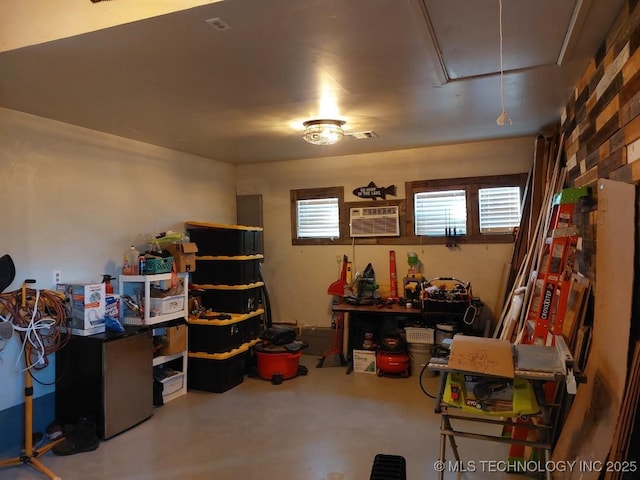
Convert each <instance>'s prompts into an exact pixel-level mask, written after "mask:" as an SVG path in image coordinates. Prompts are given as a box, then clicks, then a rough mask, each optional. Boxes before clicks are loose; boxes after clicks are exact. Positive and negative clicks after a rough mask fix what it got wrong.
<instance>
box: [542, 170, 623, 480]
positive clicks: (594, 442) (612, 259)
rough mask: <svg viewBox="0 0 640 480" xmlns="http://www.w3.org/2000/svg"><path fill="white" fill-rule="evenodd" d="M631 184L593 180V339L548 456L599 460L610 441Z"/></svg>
mask: <svg viewBox="0 0 640 480" xmlns="http://www.w3.org/2000/svg"><path fill="white" fill-rule="evenodd" d="M634 204H635V186H634V185H630V184H626V183H622V182H615V181H612V180H604V179H601V180H599V181H598V218H597V229H596V240H597V248H598V250H597V256H596V282H595V308H594V325H593V340H592V346H591V352H590V354H589V359H588V361H587V367H586V370H585V374H586V376H587V382H588V383H587V384H586V385H581V386H580V387H579V389H578V393H577V394H576V396H575V401H574V403H573V406H572V408H571V411H570V412H569V416H568V418H567V421H566V422H565V424H564V427H563V428H562V431H561V433H560V438H559V439H558V443H557V444H556V447H555V450H554V452H553V460H555V461H560V460H566V461H574V460H575V461H578V462H581V461H584V462H588V461H602V462H604V461H605V460H606V458H607V455H608V453H609V450H610V448H611V445H612V441H613V436H614V431H615V427H616V422H617V419H618V416H619V415H620V410H621V405H622V397H623V394H624V388H625V383H626V375H627V361H628V359H627V353H628V344H629V331H630V326H631V302H632V294H633V262H630V261H629V254H628V252H632V251H633V248H634V209H633V208H631V207H630V206H631V205H634ZM598 476H599V472H596V471H593V472H586V471H574V472H567V473H561V472H555V473H554V478H562V479H566V478H572V479H573V478H575V479H578V478H580V479H584V480H588V479H592V480H597V479H598Z"/></svg>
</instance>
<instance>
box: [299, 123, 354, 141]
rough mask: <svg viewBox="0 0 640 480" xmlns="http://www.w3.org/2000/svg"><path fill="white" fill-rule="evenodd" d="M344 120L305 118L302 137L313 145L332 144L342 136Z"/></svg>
mask: <svg viewBox="0 0 640 480" xmlns="http://www.w3.org/2000/svg"><path fill="white" fill-rule="evenodd" d="M345 123H346V122H345V121H344V120H307V121H306V122H304V123H303V125H304V127H305V130H304V134H303V135H302V138H304V139H305V141H307V142H309V143H311V144H313V145H333V144H334V143H337V142H339V141H340V140H342V137H344V130H342V125H344V124H345Z"/></svg>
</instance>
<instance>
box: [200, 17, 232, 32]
mask: <svg viewBox="0 0 640 480" xmlns="http://www.w3.org/2000/svg"><path fill="white" fill-rule="evenodd" d="M205 22H207V23H208V24H209V25H211V26H212V27H213V28H215V29H216V30H231V26H230V25H229V24H228V23H227V22H225V21H224V20H222V19H221V18H219V17H216V18H209V19H207V20H205Z"/></svg>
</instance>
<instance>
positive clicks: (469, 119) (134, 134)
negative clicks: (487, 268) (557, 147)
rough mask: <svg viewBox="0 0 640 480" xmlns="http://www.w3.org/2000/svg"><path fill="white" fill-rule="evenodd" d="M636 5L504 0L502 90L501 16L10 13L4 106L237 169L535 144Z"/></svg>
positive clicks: (300, 11)
mask: <svg viewBox="0 0 640 480" xmlns="http://www.w3.org/2000/svg"><path fill="white" fill-rule="evenodd" d="M94 1H95V0H94ZM623 2H624V0H575V1H574V0H561V1H558V0H536V1H532V0H503V6H502V32H503V36H502V52H503V54H502V70H503V72H504V75H502V76H501V75H500V71H501V65H500V63H501V62H500V60H501V58H500V43H501V42H500V21H499V19H500V8H499V5H500V3H499V0H259V1H258V0H223V1H219V0H218V1H213V2H212V1H209V2H204V1H196V0H191V1H172V2H169V1H167V0H164V1H159V0H136V1H135V2H134V1H133V0H113V1H109V2H106V1H102V2H100V1H97V2H96V3H93V2H92V1H90V0H64V1H63V0H58V1H56V2H55V8H52V7H51V6H50V4H52V3H54V2H50V0H46V1H45V0H38V1H35V0H31V1H30V2H15V0H0V11H2V12H3V14H2V18H3V19H2V20H0V30H2V31H3V32H4V33H3V34H2V35H3V36H2V37H0V47H2V51H1V52H0V106H2V107H6V108H9V109H13V110H17V111H21V112H27V113H30V114H33V115H38V116H41V117H45V118H50V119H54V120H59V121H62V122H66V123H70V124H73V125H79V126H82V127H86V128H89V129H93V130H98V131H102V132H107V133H110V134H113V135H118V136H121V137H126V138H130V139H134V140H139V141H141V142H146V143H151V144H155V145H160V146H163V147H167V148H170V149H174V150H179V151H183V152H187V153H191V154H194V155H199V156H202V157H207V158H211V159H214V160H220V161H224V162H229V163H233V164H244V163H257V162H268V161H279V160H292V159H308V158H318V157H323V156H334V155H347V154H358V153H370V152H378V151H387V150H399V149H405V148H415V147H422V146H429V145H441V144H450V143H460V142H468V141H477V140H484V139H497V138H507V137H515V136H522V135H533V134H536V133H538V132H544V131H545V129H547V128H548V127H549V125H552V124H554V123H557V122H558V119H559V118H560V113H561V111H562V108H563V107H564V105H565V104H566V103H567V101H568V99H569V97H570V95H571V92H572V90H573V87H574V86H575V85H576V83H577V82H578V79H579V78H580V76H581V74H582V72H583V71H584V68H585V66H586V63H587V62H588V60H589V59H591V58H592V57H593V56H594V54H595V53H596V51H597V49H598V48H599V47H600V46H601V44H602V42H603V40H604V38H605V36H606V34H607V32H608V31H609V29H610V28H611V26H612V24H613V22H614V20H615V18H616V16H617V13H618V11H619V9H620V8H621V6H622V4H623ZM20 4H22V5H23V6H21V7H20V6H18V5H20ZM24 4H28V5H30V8H27V7H26V6H25V5H24ZM34 4H38V5H39V6H41V7H42V8H41V9H38V8H34ZM133 4H135V5H136V7H135V8H134V7H133V6H132V5H133ZM152 4H154V5H155V7H154V8H148V9H146V10H144V9H143V10H140V11H138V10H137V8H139V7H140V6H145V5H146V6H149V5H152ZM46 5H49V6H48V7H47V6H46ZM176 5H179V6H180V8H182V9H181V10H179V11H175V12H173V13H171V10H175V8H176ZM212 19H217V20H212ZM207 20H209V22H207ZM9 26H10V27H11V28H9ZM216 27H219V28H216ZM503 108H504V111H505V112H506V114H507V117H508V118H507V119H506V121H505V123H504V125H502V126H501V125H498V124H497V122H496V119H497V118H498V116H499V115H500V114H501V112H502V111H503ZM324 117H331V118H337V119H341V120H345V121H346V124H345V126H344V128H345V132H346V133H347V136H346V137H345V138H344V139H343V140H342V142H340V143H338V144H335V145H330V146H315V145H310V144H307V143H305V142H304V140H303V139H302V132H303V127H302V122H303V121H305V120H309V119H313V118H324ZM358 132H374V133H375V135H374V136H373V138H365V139H358V138H357V137H358V136H359V135H353V134H356V133H358Z"/></svg>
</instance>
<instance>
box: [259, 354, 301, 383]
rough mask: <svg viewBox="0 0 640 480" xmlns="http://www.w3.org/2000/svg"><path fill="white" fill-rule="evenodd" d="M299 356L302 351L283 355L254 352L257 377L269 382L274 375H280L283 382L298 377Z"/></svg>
mask: <svg viewBox="0 0 640 480" xmlns="http://www.w3.org/2000/svg"><path fill="white" fill-rule="evenodd" d="M301 355H302V350H300V351H298V352H284V353H265V352H260V351H258V350H256V356H257V360H258V375H260V377H261V378H264V379H265V380H271V379H272V378H273V375H274V374H276V373H279V374H280V375H282V379H283V380H286V379H288V378H293V377H295V376H296V375H298V366H299V365H300V356H301Z"/></svg>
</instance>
